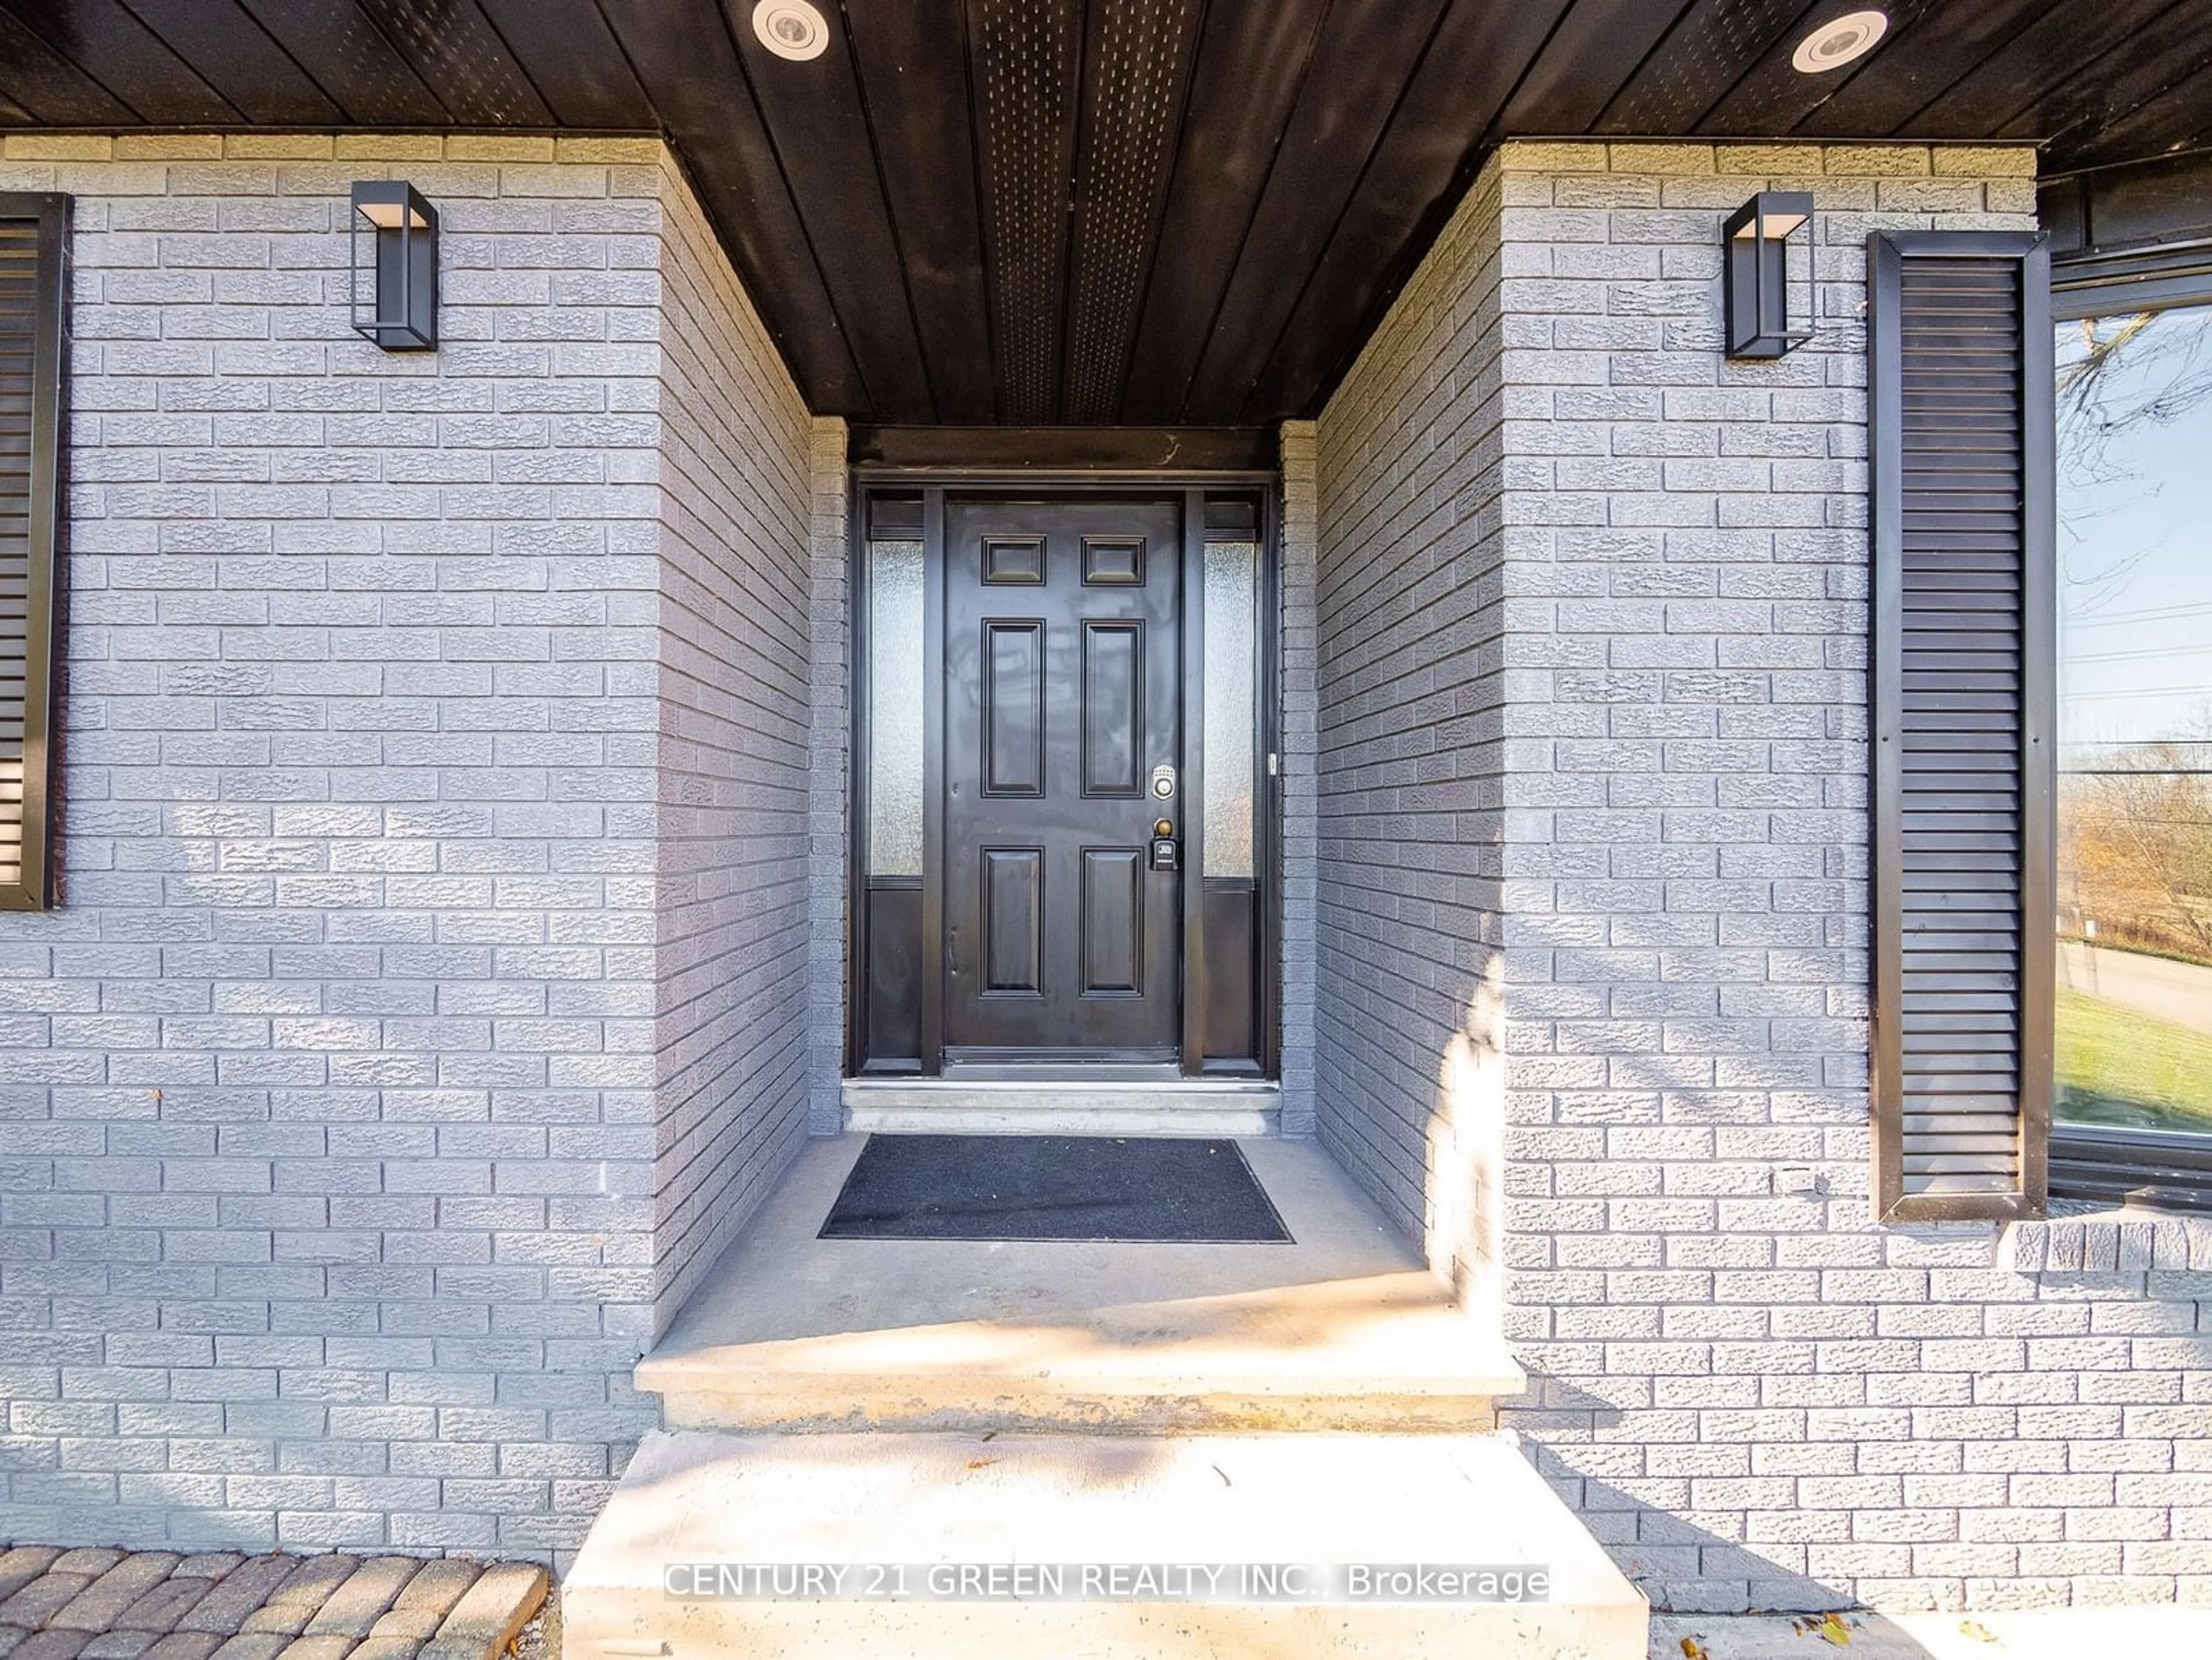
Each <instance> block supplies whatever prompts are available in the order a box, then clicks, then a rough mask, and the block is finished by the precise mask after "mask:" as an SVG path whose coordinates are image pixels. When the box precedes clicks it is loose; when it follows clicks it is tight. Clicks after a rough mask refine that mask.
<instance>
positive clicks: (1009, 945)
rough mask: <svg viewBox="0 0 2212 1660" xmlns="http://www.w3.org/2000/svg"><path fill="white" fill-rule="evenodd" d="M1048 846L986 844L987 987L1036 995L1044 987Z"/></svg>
mask: <svg viewBox="0 0 2212 1660" xmlns="http://www.w3.org/2000/svg"><path fill="white" fill-rule="evenodd" d="M1043 963H1044V849H1043V848H984V849H983V964H984V982H983V989H984V994H986V995H987V996H998V995H1000V994H1007V993H1012V994H1015V995H1018V996H1024V997H1035V996H1036V995H1038V994H1040V993H1042V990H1043V989H1044V976H1043Z"/></svg>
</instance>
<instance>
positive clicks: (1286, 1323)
mask: <svg viewBox="0 0 2212 1660" xmlns="http://www.w3.org/2000/svg"><path fill="white" fill-rule="evenodd" d="M861 1140H862V1138H860V1137H858V1136H843V1137H840V1138H837V1139H836V1140H822V1141H817V1142H814V1143H812V1144H811V1145H810V1146H807V1148H806V1149H805V1151H804V1152H802V1153H801V1154H800V1156H799V1160H798V1162H797V1164H795V1165H794V1166H793V1170H792V1171H791V1173H790V1174H789V1175H788V1176H787V1177H785V1178H784V1180H783V1182H782V1183H781V1186H780V1187H779V1188H778V1189H777V1190H776V1191H775V1193H774V1194H773V1195H770V1197H769V1201H768V1202H767V1204H766V1205H765V1206H764V1207H763V1209H762V1212H761V1213H760V1215H759V1216H758V1217H757V1218H756V1219H754V1222H753V1224H752V1225H751V1226H750V1228H749V1229H748V1230H747V1231H746V1232H745V1233H744V1234H743V1235H742V1236H741V1237H739V1238H738V1241H737V1243H735V1244H734V1245H732V1247H731V1249H730V1250H729V1251H728V1252H727V1254H726V1255H725V1256H724V1257H723V1259H722V1261H721V1262H720V1263H719V1264H717V1265H716V1267H715V1268H714V1271H713V1273H712V1274H711V1275H710V1276H709V1278H708V1280H707V1281H706V1282H705V1283H704V1284H703V1285H702V1286H701V1287H700V1289H699V1290H698V1291H697V1292H695V1293H694V1294H693V1296H692V1298H690V1302H688V1303H687V1304H685V1305H684V1310H683V1312H682V1313H681V1314H680V1315H678V1317H677V1320H676V1322H675V1324H674V1325H673V1326H672V1327H671V1329H670V1330H669V1332H668V1334H667V1335H666V1336H665V1337H664V1338H663V1339H662V1341H660V1342H659V1344H658V1345H657V1346H656V1347H654V1349H653V1352H652V1353H650V1354H648V1355H647V1357H646V1358H645V1359H643V1360H642V1361H641V1362H640V1363H639V1365H638V1368H637V1373H636V1377H637V1385H638V1387H639V1388H640V1389H643V1390H646V1391H647V1392H648V1393H651V1394H655V1395H660V1396H661V1397H662V1398H663V1406H664V1408H665V1416H666V1422H667V1424H668V1426H669V1427H671V1429H700V1428H720V1429H739V1430H744V1429H770V1428H774V1429H782V1430H794V1429H796V1430H807V1431H815V1432H828V1431H835V1430H857V1429H869V1428H898V1429H975V1430H1006V1429H1036V1430H1057V1429H1074V1428H1104V1429H1109V1430H1113V1431H1117V1432H1129V1433H1134V1432H1149V1431H1162V1430H1185V1431H1190V1430H1209V1429H1210V1430H1223V1429H1274V1430H1302V1429H1322V1430H1358V1429H1367V1428H1377V1429H1380V1428H1389V1429H1397V1430H1431V1431H1446V1430H1453V1431H1464V1430H1486V1429H1488V1428H1489V1427H1491V1425H1492V1411H1491V1406H1492V1400H1493V1399H1494V1398H1495V1397H1497V1396H1498V1395H1512V1394H1517V1393H1519V1392H1520V1390H1521V1389H1522V1387H1523V1383H1524V1381H1525V1380H1524V1378H1523V1377H1522V1372H1521V1370H1520V1368H1519V1367H1518V1366H1516V1365H1515V1364H1514V1362H1513V1360H1512V1358H1511V1356H1510V1354H1508V1353H1507V1352H1506V1350H1505V1347H1504V1343H1503V1342H1502V1341H1500V1339H1499V1338H1498V1336H1497V1335H1495V1334H1492V1333H1486V1332H1484V1331H1483V1330H1482V1329H1480V1327H1479V1326H1478V1325H1477V1323H1475V1322H1474V1320H1473V1319H1472V1318H1470V1317H1469V1316H1468V1315H1466V1314H1465V1313H1463V1312H1462V1310H1459V1309H1457V1308H1455V1306H1454V1305H1453V1304H1452V1300H1451V1298H1450V1295H1449V1292H1448V1290H1447V1289H1446V1287H1445V1286H1443V1285H1442V1284H1441V1283H1440V1282H1439V1281H1437V1280H1436V1279H1434V1278H1433V1277H1432V1276H1431V1274H1429V1273H1428V1271H1427V1270H1426V1268H1425V1267H1424V1266H1423V1264H1422V1263H1421V1262H1420V1260H1419V1258H1418V1257H1416V1256H1414V1255H1413V1252H1412V1251H1411V1250H1408V1249H1407V1247H1406V1246H1405V1245H1404V1244H1402V1243H1401V1242H1400V1241H1399V1239H1398V1237H1397V1236H1396V1235H1395V1233H1394V1232H1392V1231H1391V1230H1390V1229H1389V1226H1388V1225H1386V1224H1385V1223H1384V1221H1383V1218H1382V1216H1381V1214H1380V1213H1378V1212H1377V1211H1376V1209H1375V1208H1374V1207H1373V1206H1372V1205H1371V1204H1370V1203H1369V1201H1367V1199H1366V1198H1365V1196H1364V1195H1362V1194H1361V1193H1360V1192H1359V1191H1358V1189H1356V1188H1354V1187H1352V1184H1351V1183H1350V1182H1349V1181H1347V1180H1346V1178H1345V1177H1344V1176H1343V1175H1342V1174H1341V1173H1340V1172H1339V1171H1337V1169H1336V1167H1335V1165H1334V1164H1332V1163H1331V1162H1330V1161H1329V1159H1328V1155H1327V1154H1325V1153H1323V1152H1322V1151H1321V1150H1320V1149H1319V1148H1318V1147H1316V1146H1312V1145H1311V1144H1310V1143H1304V1142H1296V1141H1279V1140H1249V1141H1243V1142H1241V1143H1240V1145H1241V1146H1243V1150H1244V1153H1245V1156H1246V1158H1248V1159H1249V1161H1250V1164H1251V1166H1252V1169H1253V1171H1254V1173H1255V1175H1256V1176H1258V1177H1259V1178H1260V1182H1261V1185H1262V1186H1263V1187H1265V1188H1266V1189H1267V1194H1268V1196H1269V1197H1270V1198H1271V1199H1272V1200H1273V1201H1274V1203H1275V1207H1276V1208H1277V1210H1278V1211H1279V1213H1281V1215H1282V1217H1283V1219H1284V1221H1285V1224H1286V1225H1288V1227H1289V1229H1290V1231H1291V1235H1292V1236H1293V1239H1294V1241H1295V1243H1289V1244H1283V1243H1275V1244H1197V1245H1194V1244H1174V1245H1168V1244H1158V1245H1153V1244H1083V1243H980V1242H965V1241H952V1240H931V1241H890V1240H872V1239H819V1238H817V1237H815V1234H816V1232H817V1230H818V1229H819V1227H820V1226H821V1224H822V1220H823V1218H824V1217H825V1216H826V1215H828V1213H829V1206H830V1203H831V1201H833V1200H834V1199H835V1198H836V1194H837V1190H838V1189H839V1187H840V1186H842V1183H843V1182H844V1179H845V1176H846V1173H847V1172H848V1171H849V1170H850V1169H851V1167H852V1163H853V1160H854V1158H857V1157H858V1156H859V1152H860V1144H861Z"/></svg>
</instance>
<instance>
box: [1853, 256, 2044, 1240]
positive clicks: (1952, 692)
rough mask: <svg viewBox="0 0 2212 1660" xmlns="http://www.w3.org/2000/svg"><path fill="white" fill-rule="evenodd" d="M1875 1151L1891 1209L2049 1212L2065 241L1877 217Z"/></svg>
mask: <svg viewBox="0 0 2212 1660" xmlns="http://www.w3.org/2000/svg"><path fill="white" fill-rule="evenodd" d="M1868 265H1869V270H1868V280H1869V319H1868V320H1869V336H1870V340H1869V347H1870V356H1871V374H1870V378H1869V399H1870V416H1871V423H1872V431H1871V438H1872V442H1871V447H1870V453H1871V460H1872V464H1873V465H1872V472H1873V478H1872V483H1873V491H1874V582H1873V625H1874V655H1873V661H1872V665H1871V668H1872V673H1871V681H1872V692H1873V715H1874V734H1873V737H1874V801H1873V806H1874V822H1873V835H1874V850H1873V851H1874V947H1875V951H1874V979H1875V986H1874V991H1875V1006H1874V1057H1873V1058H1874V1158H1875V1210H1876V1212H1877V1213H1878V1214H1880V1215H1881V1217H1883V1218H1884V1219H1887V1220H1894V1221H1911V1220H1923V1219H1924V1220H1936V1219H1952V1218H1972V1217H2015V1216H2027V1215H2034V1214H2038V1213H2040V1211H2041V1209H2042V1205H2043V1196H2044V1169H2045V1145H2044V1140H2045V1133H2046V1129H2047V1126H2048V1122H2049V1098H2050V1079H2051V950H2052V927H2053V922H2052V916H2051V784H2050V778H2049V769H2050V763H2051V753H2050V751H2051V701H2052V700H2051V686H2052V681H2053V678H2054V676H2055V672H2056V663H2055V660H2054V657H2053V639H2052V621H2051V617H2052V603H2053V596H2052V592H2051V560H2052V551H2051V538H2052V519H2051V449H2052V446H2053V443H2054V441H2055V439H2054V431H2053V427H2052V414H2051V396H2052V391H2051V302H2050V260H2049V257H2048V255H2047V253H2046V252H2045V246H2044V239H2043V238H2042V237H2041V236H2039V235H2036V234H2031V233H2026V232H1969V231H1952V232H1944V231H1910V232H1884V233H1879V234H1875V235H1874V236H1872V237H1870V238H1869V240H1868Z"/></svg>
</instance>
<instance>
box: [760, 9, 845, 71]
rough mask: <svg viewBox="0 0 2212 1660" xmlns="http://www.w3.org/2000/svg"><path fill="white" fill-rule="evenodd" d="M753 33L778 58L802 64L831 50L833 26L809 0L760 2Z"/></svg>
mask: <svg viewBox="0 0 2212 1660" xmlns="http://www.w3.org/2000/svg"><path fill="white" fill-rule="evenodd" d="M753 33H755V34H757V35H758V36H759V37H760V43H761V45H763V46H766V47H767V48H768V49H769V51H770V52H774V53H775V55H776V56H777V57H778V58H791V59H793V60H794V61H795V62H798V63H802V64H803V63H805V61H806V60H807V59H808V58H819V57H820V56H822V54H823V52H827V51H828V50H829V24H827V23H825V22H823V21H822V14H821V13H820V12H818V11H817V10H815V9H814V8H813V7H811V6H810V5H808V4H807V3H806V0H760V4H758V5H757V6H755V7H754V8H753Z"/></svg>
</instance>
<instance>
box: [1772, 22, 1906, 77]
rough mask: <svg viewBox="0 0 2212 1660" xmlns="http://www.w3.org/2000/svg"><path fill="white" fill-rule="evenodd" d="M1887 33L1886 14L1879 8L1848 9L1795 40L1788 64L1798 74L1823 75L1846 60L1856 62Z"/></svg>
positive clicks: (1872, 48) (1841, 66)
mask: <svg viewBox="0 0 2212 1660" xmlns="http://www.w3.org/2000/svg"><path fill="white" fill-rule="evenodd" d="M1887 33H1889V15H1888V14H1887V12H1879V11H1850V12H1845V13H1844V15H1842V16H1841V17H1832V18H1830V19H1829V20H1828V21H1826V22H1825V23H1823V24H1821V25H1820V27H1818V28H1816V29H1814V31H1813V32H1812V33H1810V34H1808V35H1807V36H1806V37H1805V38H1804V39H1803V40H1800V41H1799V42H1798V43H1797V50H1796V52H1792V53H1791V54H1790V67H1791V68H1793V69H1795V70H1796V71H1797V72H1798V73H1799V74H1801V75H1825V74H1826V73H1827V71H1829V70H1839V69H1841V68H1843V66H1844V64H1856V63H1857V62H1858V60H1859V59H1860V58H1863V57H1865V56H1866V55H1867V54H1868V53H1869V52H1872V51H1873V50H1874V49H1875V46H1877V45H1879V44H1880V43H1881V37H1882V36H1883V35H1885V34H1887Z"/></svg>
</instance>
